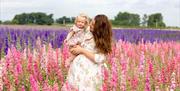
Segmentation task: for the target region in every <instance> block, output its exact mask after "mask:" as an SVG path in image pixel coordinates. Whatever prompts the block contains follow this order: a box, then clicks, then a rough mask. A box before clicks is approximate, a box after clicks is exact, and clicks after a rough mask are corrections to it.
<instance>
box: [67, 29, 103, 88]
mask: <svg viewBox="0 0 180 91" xmlns="http://www.w3.org/2000/svg"><path fill="white" fill-rule="evenodd" d="M85 36H86V37H84V38H83V39H82V40H83V42H82V43H81V46H82V47H83V48H85V49H87V50H88V51H91V52H93V53H95V61H96V63H94V62H92V61H91V60H89V59H88V58H87V57H86V56H84V55H83V54H80V55H78V56H77V57H76V58H75V59H74V60H73V62H72V63H71V65H70V69H69V72H68V76H67V83H68V84H69V85H70V86H73V87H74V88H76V89H78V91H99V89H100V88H101V86H102V72H101V68H102V66H103V62H104V61H105V60H106V57H105V55H104V54H100V53H97V49H96V48H95V42H94V39H93V38H92V33H91V32H87V33H86V35H85Z"/></svg>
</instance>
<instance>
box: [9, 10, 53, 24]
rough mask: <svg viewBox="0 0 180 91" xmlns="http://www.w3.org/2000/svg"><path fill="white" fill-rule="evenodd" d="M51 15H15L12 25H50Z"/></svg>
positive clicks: (40, 13)
mask: <svg viewBox="0 0 180 91" xmlns="http://www.w3.org/2000/svg"><path fill="white" fill-rule="evenodd" d="M52 17H53V14H49V15H46V14H45V13H42V12H37V13H22V14H18V15H15V17H14V18H13V20H12V22H13V23H14V24H38V25H51V24H53V22H54V20H53V18H52Z"/></svg>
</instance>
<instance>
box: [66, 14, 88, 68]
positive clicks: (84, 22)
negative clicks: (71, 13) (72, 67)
mask: <svg viewBox="0 0 180 91" xmlns="http://www.w3.org/2000/svg"><path fill="white" fill-rule="evenodd" d="M88 25H89V18H88V16H86V15H85V14H80V15H79V16H77V17H76V19H75V25H73V27H72V28H71V29H70V30H71V31H70V32H69V33H68V35H67V37H66V39H65V40H64V42H65V43H66V44H67V45H68V46H69V48H71V47H73V46H75V45H78V44H81V42H82V38H83V37H84V35H85V32H86V31H88V29H89V27H88ZM75 57H76V56H75V55H72V54H70V57H69V58H68V59H67V60H66V61H65V62H66V63H65V66H66V67H67V66H69V64H70V62H71V61H72V60H73V59H74V58H75Z"/></svg>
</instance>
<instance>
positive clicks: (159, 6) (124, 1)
mask: <svg viewBox="0 0 180 91" xmlns="http://www.w3.org/2000/svg"><path fill="white" fill-rule="evenodd" d="M119 11H122V12H124V11H128V12H131V13H137V14H139V15H140V16H141V17H142V16H143V14H148V15H149V14H153V13H157V12H160V13H162V14H163V16H164V21H165V23H166V24H167V26H179V27H180V0H0V20H3V21H4V20H11V19H13V17H14V15H16V14H20V13H23V12H26V13H30V12H45V13H47V14H50V13H53V14H54V18H55V19H56V18H59V17H61V16H77V15H78V14H79V13H81V12H83V13H86V14H87V15H89V16H90V17H94V16H95V15H97V14H106V15H107V16H108V17H109V18H111V19H113V18H114V16H116V15H117V13H118V12H119Z"/></svg>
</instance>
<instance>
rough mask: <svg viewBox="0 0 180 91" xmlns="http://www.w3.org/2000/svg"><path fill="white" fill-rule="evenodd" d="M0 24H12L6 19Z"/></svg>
mask: <svg viewBox="0 0 180 91" xmlns="http://www.w3.org/2000/svg"><path fill="white" fill-rule="evenodd" d="M2 24H5V25H9V24H12V22H11V21H9V20H7V21H4V22H2Z"/></svg>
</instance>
